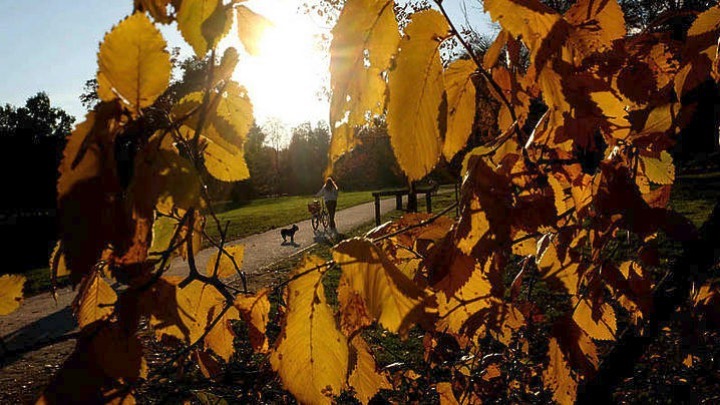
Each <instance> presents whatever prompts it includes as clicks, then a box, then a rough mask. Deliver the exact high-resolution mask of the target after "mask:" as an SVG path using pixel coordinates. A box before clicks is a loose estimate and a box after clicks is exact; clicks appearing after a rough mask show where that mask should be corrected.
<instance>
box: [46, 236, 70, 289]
mask: <svg viewBox="0 0 720 405" xmlns="http://www.w3.org/2000/svg"><path fill="white" fill-rule="evenodd" d="M64 250H65V249H64V247H63V242H62V240H59V241H58V242H57V243H56V244H55V248H54V249H53V251H52V253H51V254H50V263H49V264H50V282H51V284H52V295H53V298H54V299H55V301H57V297H56V294H55V289H56V287H57V279H58V278H59V277H64V276H69V275H70V270H69V269H68V268H67V263H66V262H65V251H64Z"/></svg>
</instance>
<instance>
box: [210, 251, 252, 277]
mask: <svg viewBox="0 0 720 405" xmlns="http://www.w3.org/2000/svg"><path fill="white" fill-rule="evenodd" d="M224 249H225V251H226V252H227V254H225V253H223V252H220V251H218V252H217V253H215V254H214V255H213V256H212V258H211V259H210V260H208V263H207V269H206V270H205V274H207V275H208V276H212V275H214V274H215V266H216V265H217V275H218V277H220V278H226V277H231V276H234V275H236V274H237V271H236V270H235V265H234V264H233V261H232V260H231V259H230V258H229V257H228V254H229V255H230V256H232V257H233V259H235V263H236V264H237V266H238V268H241V267H242V261H243V256H244V254H245V246H243V245H233V246H225V247H224ZM218 256H219V257H220V261H219V262H218Z"/></svg>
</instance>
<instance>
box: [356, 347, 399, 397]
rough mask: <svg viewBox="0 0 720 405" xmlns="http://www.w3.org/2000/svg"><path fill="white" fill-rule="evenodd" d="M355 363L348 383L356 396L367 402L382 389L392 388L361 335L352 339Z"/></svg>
mask: <svg viewBox="0 0 720 405" xmlns="http://www.w3.org/2000/svg"><path fill="white" fill-rule="evenodd" d="M351 343H352V349H353V350H354V352H355V355H354V356H352V358H353V359H354V364H351V365H350V368H351V370H352V371H351V373H350V378H348V383H349V384H350V386H351V387H352V388H353V389H354V390H355V398H357V399H358V400H359V401H360V402H361V403H363V404H367V403H368V402H370V400H371V399H372V398H373V397H374V396H375V394H377V393H378V392H379V391H380V390H381V389H392V385H390V382H389V381H388V378H387V375H386V373H384V372H378V371H377V367H376V365H375V359H374V358H373V355H372V353H371V352H370V347H369V346H368V344H367V342H365V340H364V339H363V338H362V336H361V335H359V334H358V335H356V336H355V337H354V338H353V339H352V341H351Z"/></svg>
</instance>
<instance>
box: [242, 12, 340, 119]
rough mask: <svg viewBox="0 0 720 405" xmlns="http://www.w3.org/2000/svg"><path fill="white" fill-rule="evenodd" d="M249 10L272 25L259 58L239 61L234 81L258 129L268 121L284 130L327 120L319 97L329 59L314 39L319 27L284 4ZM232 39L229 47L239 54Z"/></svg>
mask: <svg viewBox="0 0 720 405" xmlns="http://www.w3.org/2000/svg"><path fill="white" fill-rule="evenodd" d="M251 6H254V4H251ZM261 6H264V7H261ZM252 8H253V10H255V11H257V12H258V13H259V14H262V15H263V16H265V17H266V18H268V19H269V20H270V21H272V23H273V25H272V26H271V27H269V28H268V29H266V30H265V31H264V33H263V34H262V37H261V39H260V46H259V48H260V53H259V55H257V56H250V55H243V56H241V58H240V63H239V64H238V67H237V68H236V70H235V73H234V75H233V78H234V79H235V80H237V81H238V82H240V83H241V84H243V85H244V86H245V87H246V88H247V89H248V93H249V95H250V98H251V100H252V102H253V107H254V112H255V118H256V120H257V122H258V124H260V125H262V124H263V122H264V121H267V120H268V119H271V118H272V119H279V120H280V121H282V122H283V123H284V124H285V125H286V126H288V127H292V126H295V125H298V124H300V123H303V122H312V123H314V122H317V121H319V120H327V116H328V102H327V101H325V100H321V99H320V97H319V94H321V93H322V91H323V89H324V88H325V87H326V86H327V81H328V78H329V74H328V64H329V58H328V56H327V54H326V52H323V50H322V49H321V48H322V47H321V46H320V45H319V44H320V42H319V39H318V38H319V37H320V36H321V35H323V34H324V32H323V29H322V27H319V26H318V25H316V24H315V23H314V22H313V20H312V19H311V18H310V17H309V16H307V15H304V14H302V13H299V12H298V10H297V5H295V3H294V2H292V1H289V0H279V1H275V2H267V1H265V2H262V3H257V7H252ZM235 40H236V42H237V43H236V44H231V45H232V46H235V47H237V48H238V49H242V45H240V43H239V40H237V39H235Z"/></svg>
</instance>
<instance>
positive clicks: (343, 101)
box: [329, 0, 400, 166]
mask: <svg viewBox="0 0 720 405" xmlns="http://www.w3.org/2000/svg"><path fill="white" fill-rule="evenodd" d="M394 4H395V3H394V2H393V1H389V0H350V1H347V2H346V3H345V6H344V7H343V11H342V12H341V13H340V17H339V18H338V22H337V24H336V25H335V28H333V31H332V34H333V40H332V43H331V44H330V87H331V89H332V98H331V100H330V128H332V133H333V136H332V141H331V147H330V150H331V152H330V162H329V163H330V165H331V166H332V164H333V163H334V162H336V161H337V159H338V158H339V157H340V156H342V155H343V154H345V153H346V152H349V151H350V150H351V149H352V147H354V146H355V145H356V144H357V141H356V140H355V138H354V130H353V128H354V127H355V126H358V125H364V124H365V122H366V118H368V117H369V118H372V116H374V115H379V114H382V112H383V107H384V105H385V93H386V84H385V80H384V78H383V76H382V75H383V72H384V71H386V70H387V69H388V68H389V67H390V61H391V58H392V56H393V54H395V53H396V52H397V45H398V42H399V41H400V34H399V31H398V24H397V21H396V19H395V12H394V10H393V7H394ZM346 118H347V119H346Z"/></svg>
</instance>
